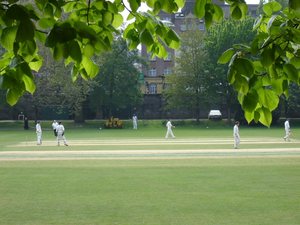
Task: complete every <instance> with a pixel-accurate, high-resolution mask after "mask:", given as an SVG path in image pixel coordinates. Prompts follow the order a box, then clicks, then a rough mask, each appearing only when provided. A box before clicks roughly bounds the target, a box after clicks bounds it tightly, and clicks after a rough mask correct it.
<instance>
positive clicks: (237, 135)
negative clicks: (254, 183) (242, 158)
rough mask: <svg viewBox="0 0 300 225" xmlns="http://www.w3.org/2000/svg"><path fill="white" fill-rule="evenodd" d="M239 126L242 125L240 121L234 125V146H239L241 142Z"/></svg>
mask: <svg viewBox="0 0 300 225" xmlns="http://www.w3.org/2000/svg"><path fill="white" fill-rule="evenodd" d="M239 126H240V122H239V121H236V122H235V125H234V127H233V138H234V148H238V147H239V144H240V132H239Z"/></svg>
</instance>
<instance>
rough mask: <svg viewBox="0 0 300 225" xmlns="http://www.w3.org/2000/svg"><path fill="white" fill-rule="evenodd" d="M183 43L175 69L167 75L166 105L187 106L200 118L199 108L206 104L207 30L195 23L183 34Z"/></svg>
mask: <svg viewBox="0 0 300 225" xmlns="http://www.w3.org/2000/svg"><path fill="white" fill-rule="evenodd" d="M181 41H182V45H181V48H180V51H179V57H177V59H176V67H175V70H174V71H175V72H174V74H172V75H168V76H166V82H167V84H169V87H168V88H167V89H166V90H165V92H164V97H165V99H166V108H167V109H174V108H175V109H185V110H186V109H188V110H189V111H191V112H193V113H194V115H195V117H196V119H197V121H198V120H199V117H200V110H201V108H203V106H204V105H206V104H207V102H208V99H209V95H208V93H207V88H206V87H207V85H206V82H207V79H206V74H205V73H206V69H207V67H206V65H207V63H206V62H207V60H206V58H207V53H206V52H205V50H204V45H203V42H204V33H203V32H202V31H200V30H199V29H197V27H194V29H192V30H189V31H186V32H185V33H183V34H182V36H181Z"/></svg>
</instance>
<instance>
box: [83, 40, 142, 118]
mask: <svg viewBox="0 0 300 225" xmlns="http://www.w3.org/2000/svg"><path fill="white" fill-rule="evenodd" d="M97 61H99V65H100V67H101V71H100V74H99V76H97V77H96V78H95V82H96V85H95V88H94V90H93V91H92V92H91V94H90V97H89V99H90V102H91V105H92V108H94V109H95V110H96V114H98V115H99V114H101V113H100V111H102V115H104V116H105V117H106V118H108V117H110V116H115V113H120V112H121V111H123V110H124V109H127V110H126V111H127V112H128V111H131V110H132V109H133V108H134V107H136V106H137V105H138V104H140V102H141V97H142V96H141V92H140V87H139V84H138V79H139V74H140V72H139V70H138V69H137V68H136V66H135V64H136V63H138V62H140V61H141V59H140V58H139V56H138V51H129V49H128V47H127V45H126V42H125V41H124V40H123V39H121V38H117V39H116V40H115V42H114V43H113V45H112V51H111V52H107V53H104V54H102V55H101V57H100V58H99V60H97ZM126 116H128V115H126Z"/></svg>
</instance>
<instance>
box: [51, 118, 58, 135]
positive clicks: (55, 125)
mask: <svg viewBox="0 0 300 225" xmlns="http://www.w3.org/2000/svg"><path fill="white" fill-rule="evenodd" d="M57 125H58V123H57V121H56V120H53V123H52V129H53V133H54V136H55V137H57V132H56V127H57Z"/></svg>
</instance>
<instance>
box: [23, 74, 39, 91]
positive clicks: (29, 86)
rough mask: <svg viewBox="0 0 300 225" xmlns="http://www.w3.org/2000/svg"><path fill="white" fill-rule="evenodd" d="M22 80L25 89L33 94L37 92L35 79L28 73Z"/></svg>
mask: <svg viewBox="0 0 300 225" xmlns="http://www.w3.org/2000/svg"><path fill="white" fill-rule="evenodd" d="M22 80H23V82H24V84H25V89H26V91H28V92H29V93H31V94H33V93H34V92H35V89H36V86H35V83H34V81H33V79H32V78H31V77H29V76H27V75H23V77H22Z"/></svg>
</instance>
